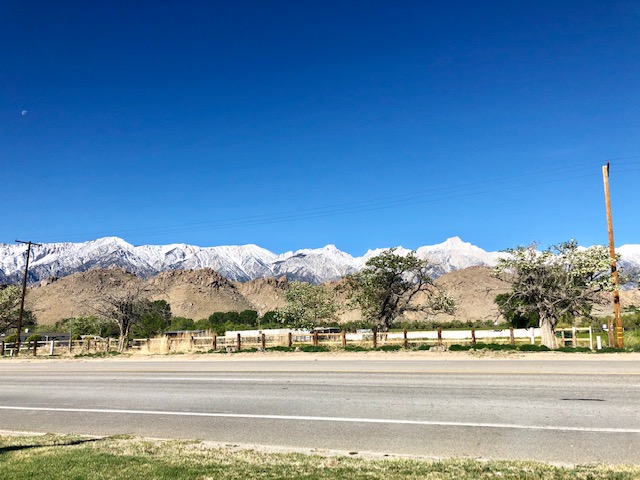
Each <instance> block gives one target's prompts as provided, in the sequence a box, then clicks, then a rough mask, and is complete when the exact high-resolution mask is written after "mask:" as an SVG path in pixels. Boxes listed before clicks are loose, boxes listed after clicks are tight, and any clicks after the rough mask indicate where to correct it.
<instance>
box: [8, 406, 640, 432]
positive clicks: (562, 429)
mask: <svg viewBox="0 0 640 480" xmlns="http://www.w3.org/2000/svg"><path fill="white" fill-rule="evenodd" d="M0 410H22V411H32V412H65V413H113V414H126V415H167V416H176V417H210V418H249V419H254V420H294V421H310V422H339V423H377V424H389V425H422V426H440V427H471V428H504V429H508V428H511V429H520V430H551V431H558V432H588V433H638V434H640V429H639V428H597V427H561V426H555V425H517V424H512V423H475V422H438V421H431V420H398V419H390V418H352V417H313V416H307V415H258V414H249V413H213V412H179V411H163V410H122V409H108V408H56V407H14V406H8V405H0Z"/></svg>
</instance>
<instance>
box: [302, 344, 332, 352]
mask: <svg viewBox="0 0 640 480" xmlns="http://www.w3.org/2000/svg"><path fill="white" fill-rule="evenodd" d="M300 351H301V352H310V353H313V352H328V351H329V348H328V347H325V346H324V345H318V346H317V347H316V346H315V345H302V346H301V347H300Z"/></svg>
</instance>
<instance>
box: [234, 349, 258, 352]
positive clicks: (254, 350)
mask: <svg viewBox="0 0 640 480" xmlns="http://www.w3.org/2000/svg"><path fill="white" fill-rule="evenodd" d="M257 351H258V349H257V348H242V349H240V350H236V351H235V352H233V353H254V352H257Z"/></svg>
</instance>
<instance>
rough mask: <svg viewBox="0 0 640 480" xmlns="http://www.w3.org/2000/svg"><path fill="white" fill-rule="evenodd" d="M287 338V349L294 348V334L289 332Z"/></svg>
mask: <svg viewBox="0 0 640 480" xmlns="http://www.w3.org/2000/svg"><path fill="white" fill-rule="evenodd" d="M287 337H288V338H287V347H289V348H291V347H292V346H293V334H292V333H291V332H289V333H288V334H287Z"/></svg>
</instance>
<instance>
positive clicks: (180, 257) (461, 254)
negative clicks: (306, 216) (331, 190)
mask: <svg viewBox="0 0 640 480" xmlns="http://www.w3.org/2000/svg"><path fill="white" fill-rule="evenodd" d="M386 250H389V249H388V248H379V249H375V250H369V251H367V252H366V253H365V254H364V255H363V256H361V257H353V256H351V255H350V254H348V253H346V252H343V251H341V250H339V249H338V248H337V247H336V246H335V245H333V244H329V245H325V246H324V247H322V248H315V249H302V250H298V251H296V252H286V253H283V254H280V255H278V254H276V253H273V252H270V251H269V250H266V249H264V248H262V247H259V246H258V245H254V244H248V245H223V246H217V247H198V246H195V245H186V244H171V245H141V246H133V245H131V244H130V243H128V242H126V241H125V240H123V239H121V238H118V237H104V238H98V239H96V240H92V241H88V242H84V243H52V244H45V245H43V246H38V247H34V249H33V253H32V255H33V256H32V260H31V263H30V264H29V265H30V266H29V280H30V281H31V282H34V281H38V280H43V279H46V278H49V277H52V276H56V277H62V276H65V275H69V274H72V273H76V272H81V271H85V270H88V269H90V268H106V267H109V266H118V267H122V268H124V269H126V270H128V271H130V272H132V273H135V274H137V275H140V276H150V275H155V274H157V273H160V272H162V271H166V270H177V269H188V270H195V269H201V268H212V269H214V270H216V271H217V272H219V273H220V274H221V275H223V276H225V277H227V278H229V279H231V280H238V281H246V280H250V279H254V278H265V277H279V276H283V275H284V276H286V277H287V278H289V279H291V280H302V281H308V282H314V283H319V282H325V281H329V280H336V279H338V278H340V277H343V276H345V275H348V274H350V273H355V272H357V271H359V270H361V269H362V268H363V267H364V265H365V263H366V261H367V260H368V259H369V258H371V257H373V256H376V255H380V254H381V253H382V252H384V251H386ZM394 251H395V252H396V253H398V254H401V255H406V254H408V253H409V252H410V251H411V250H408V249H406V248H402V247H397V248H395V249H394ZM618 251H619V252H620V253H621V254H622V260H621V264H623V265H626V266H628V267H632V268H640V245H623V246H622V247H620V248H619V249H618ZM25 252H26V249H25V248H24V246H22V245H14V244H0V284H1V283H18V282H19V281H20V279H21V276H22V273H23V271H24V262H25ZM416 254H417V256H418V257H419V258H422V259H427V260H428V261H429V263H430V264H431V265H432V270H431V275H432V276H434V277H437V276H439V275H442V274H444V273H447V272H450V271H453V270H460V269H463V268H467V267H470V266H477V265H485V266H493V265H495V264H496V262H497V259H498V258H499V257H500V256H501V255H502V254H501V253H499V252H486V251H485V250H483V249H481V248H479V247H476V246H475V245H472V244H471V243H468V242H464V241H463V240H462V239H461V238H460V237H451V238H448V239H447V240H445V241H444V242H442V243H440V244H437V245H431V246H424V247H420V248H418V249H417V250H416Z"/></svg>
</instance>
